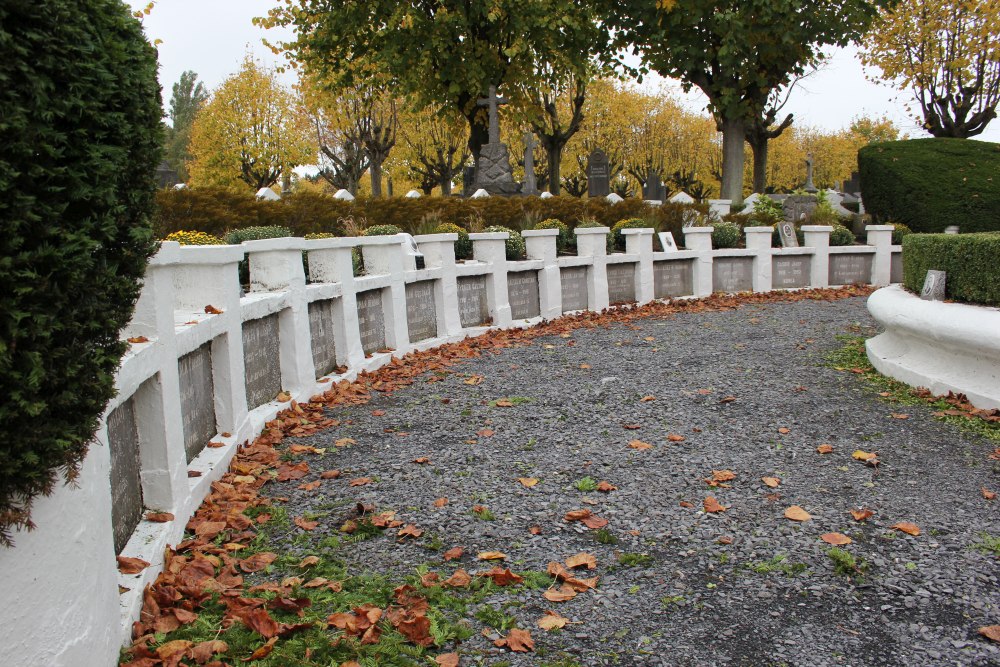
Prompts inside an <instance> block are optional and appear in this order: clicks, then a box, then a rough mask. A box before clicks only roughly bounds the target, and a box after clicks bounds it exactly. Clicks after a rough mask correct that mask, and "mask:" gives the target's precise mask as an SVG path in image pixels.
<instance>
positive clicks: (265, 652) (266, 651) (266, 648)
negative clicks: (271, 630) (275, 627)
mask: <svg viewBox="0 0 1000 667" xmlns="http://www.w3.org/2000/svg"><path fill="white" fill-rule="evenodd" d="M277 643H278V638H277V637H271V638H270V639H268V640H267V643H266V644H264V645H263V646H261V647H260V648H258V649H257V650H256V651H254V652H253V653H251V654H250V657H249V658H244V659H243V661H244V662H252V661H254V660H263V659H264V658H266V657H267V656H269V655H271V651H273V650H274V645H275V644H277Z"/></svg>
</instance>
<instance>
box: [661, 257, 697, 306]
mask: <svg viewBox="0 0 1000 667" xmlns="http://www.w3.org/2000/svg"><path fill="white" fill-rule="evenodd" d="M692 294H694V260H693V259H681V260H672V261H668V262H653V297H654V298H657V299H671V298H673V297H676V296H690V295H692Z"/></svg>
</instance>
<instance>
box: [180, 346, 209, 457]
mask: <svg viewBox="0 0 1000 667" xmlns="http://www.w3.org/2000/svg"><path fill="white" fill-rule="evenodd" d="M177 372H178V374H179V375H180V385H181V417H182V418H183V420H184V424H183V427H184V450H185V451H186V452H187V460H188V463H190V462H191V461H193V460H194V459H195V457H196V456H198V454H200V453H201V450H202V449H204V448H205V445H206V444H208V441H209V440H211V439H212V438H213V437H214V436H215V434H216V433H217V432H218V431H217V430H216V428H217V427H216V425H215V384H214V382H213V381H212V343H211V342H208V343H205V344H204V345H202V346H201V347H199V348H198V349H197V350H195V351H193V352H189V353H188V354H185V355H184V356H183V357H181V358H180V359H178V360H177Z"/></svg>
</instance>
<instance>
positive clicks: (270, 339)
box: [243, 315, 281, 410]
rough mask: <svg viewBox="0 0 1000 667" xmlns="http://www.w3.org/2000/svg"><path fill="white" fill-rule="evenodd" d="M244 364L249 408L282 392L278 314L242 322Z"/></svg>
mask: <svg viewBox="0 0 1000 667" xmlns="http://www.w3.org/2000/svg"><path fill="white" fill-rule="evenodd" d="M243 367H244V369H245V372H246V391H247V407H248V408H249V409H250V410H253V409H254V408H259V407H260V406H262V405H264V404H265V403H267V402H269V401H272V400H274V397H275V396H277V395H278V394H279V393H280V392H281V345H280V342H279V338H278V316H277V315H268V316H267V317H261V318H260V319H256V320H249V321H247V322H244V323H243Z"/></svg>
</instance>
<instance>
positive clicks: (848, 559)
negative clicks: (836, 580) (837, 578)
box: [826, 547, 868, 577]
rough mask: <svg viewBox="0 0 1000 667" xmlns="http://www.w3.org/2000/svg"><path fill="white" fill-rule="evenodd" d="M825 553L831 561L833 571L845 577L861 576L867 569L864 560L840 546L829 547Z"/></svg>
mask: <svg viewBox="0 0 1000 667" xmlns="http://www.w3.org/2000/svg"><path fill="white" fill-rule="evenodd" d="M826 555H827V556H829V557H830V560H832V561H833V571H834V572H836V573H837V574H841V575H844V576H845V577H855V576H856V577H861V576H864V574H865V572H866V571H867V570H868V564H867V563H866V562H865V561H863V560H858V559H857V558H855V557H854V554H852V553H851V552H849V551H847V550H845V549H841V548H840V547H833V548H831V549H830V550H829V551H827V552H826Z"/></svg>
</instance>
